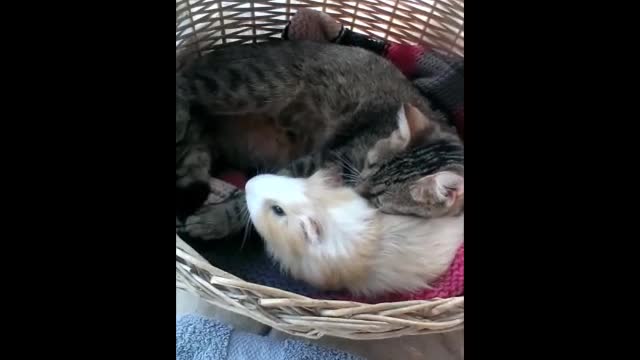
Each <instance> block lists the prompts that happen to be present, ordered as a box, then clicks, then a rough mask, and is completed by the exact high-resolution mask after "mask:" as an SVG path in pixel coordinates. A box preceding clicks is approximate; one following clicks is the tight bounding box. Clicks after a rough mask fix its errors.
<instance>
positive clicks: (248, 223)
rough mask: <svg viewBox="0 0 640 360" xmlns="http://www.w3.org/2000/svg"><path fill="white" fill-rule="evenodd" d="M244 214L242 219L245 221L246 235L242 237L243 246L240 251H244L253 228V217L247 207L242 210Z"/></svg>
mask: <svg viewBox="0 0 640 360" xmlns="http://www.w3.org/2000/svg"><path fill="white" fill-rule="evenodd" d="M242 211H243V213H242V218H243V221H244V223H245V224H244V235H243V236H242V244H241V245H240V251H242V249H244V244H245V243H246V242H247V239H248V238H249V233H251V228H250V227H251V226H252V225H253V224H252V223H251V216H250V215H249V210H248V209H247V208H246V207H245V208H243V209H242Z"/></svg>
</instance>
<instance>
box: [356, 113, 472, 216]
mask: <svg viewBox="0 0 640 360" xmlns="http://www.w3.org/2000/svg"><path fill="white" fill-rule="evenodd" d="M397 119H398V127H397V129H396V130H395V131H393V132H392V133H391V135H390V136H389V137H387V138H385V139H382V140H379V141H378V142H377V143H376V144H375V145H374V146H373V147H372V148H371V149H370V150H369V151H368V153H367V157H366V160H365V164H364V167H363V169H362V171H361V173H360V175H359V177H358V183H357V184H356V191H357V192H358V193H359V194H360V195H362V196H363V197H365V198H367V199H369V200H370V201H371V202H372V203H373V204H375V205H376V206H377V207H378V208H379V209H380V210H381V211H383V212H386V213H390V214H403V215H416V216H420V217H425V218H431V217H440V216H446V215H454V214H457V213H459V212H461V211H462V210H463V209H464V155H463V146H462V143H461V141H460V139H459V138H458V137H457V136H456V135H454V134H451V133H448V132H445V131H442V130H441V129H440V126H439V125H438V124H437V123H436V122H434V121H431V120H429V118H427V116H425V115H424V114H423V113H422V112H420V110H418V109H417V108H416V107H414V106H412V105H409V104H405V105H403V106H401V108H400V110H399V112H398V118H397Z"/></svg>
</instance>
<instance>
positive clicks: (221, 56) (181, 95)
mask: <svg viewBox="0 0 640 360" xmlns="http://www.w3.org/2000/svg"><path fill="white" fill-rule="evenodd" d="M402 104H413V106H410V107H407V108H409V109H411V110H410V111H409V113H410V114H411V116H409V117H406V116H405V117H404V118H403V116H404V115H405V113H407V111H405V107H404V106H402ZM398 109H400V112H399V110H398ZM418 115H420V116H418ZM401 120H402V121H401ZM398 124H401V125H400V126H398ZM402 124H404V125H402ZM402 126H405V127H404V128H403V127H402ZM437 134H440V135H442V136H439V135H437ZM402 136H404V137H405V138H407V139H403V141H404V142H402V143H400V142H398V139H400V138H401V137H402ZM438 138H441V139H444V140H443V141H445V142H450V141H453V142H454V143H459V141H458V139H457V137H456V136H455V135H453V133H452V131H451V130H450V128H449V127H448V125H446V122H445V119H444V117H443V116H442V114H440V113H437V112H434V111H433V110H431V108H430V106H429V104H428V103H427V101H426V100H425V99H424V97H422V96H421V95H420V93H419V92H418V91H417V90H416V89H415V88H414V87H413V85H412V84H411V83H410V82H409V81H408V80H407V79H406V78H405V77H404V75H402V73H401V72H400V71H399V70H398V69H397V68H396V67H395V66H394V65H392V64H391V63H390V62H388V61H387V60H386V59H384V58H382V57H380V56H378V55H375V54H373V53H371V52H369V51H367V50H364V49H360V48H355V47H345V46H340V45H334V44H323V43H315V42H304V41H303V42H295V41H274V42H268V43H261V44H251V45H241V46H235V47H228V48H225V49H222V50H216V51H213V52H211V53H209V54H208V55H206V56H204V57H202V58H200V59H198V60H197V61H195V62H194V63H193V64H191V65H190V66H188V67H187V68H186V69H185V70H184V71H182V72H180V73H178V74H177V76H176V215H177V216H180V217H183V218H185V217H187V216H188V215H191V214H192V213H193V211H195V210H196V208H197V207H199V206H200V205H202V203H203V202H204V201H205V199H206V197H207V194H208V185H207V184H208V180H209V178H210V176H211V174H215V172H216V171H217V170H219V169H223V168H234V169H238V170H242V171H245V172H251V171H255V170H256V169H261V170H264V169H268V170H274V169H283V170H281V171H280V173H281V174H285V175H294V176H304V177H306V176H309V175H311V174H312V173H313V172H314V171H315V170H316V169H318V168H321V167H339V168H340V169H341V170H342V171H343V174H344V177H345V180H346V181H347V182H348V183H350V184H352V185H354V186H357V189H360V190H361V193H362V194H363V195H365V196H367V197H370V198H372V201H374V203H376V205H378V206H380V207H381V209H383V211H388V212H391V213H404V214H416V215H421V216H437V215H438V214H440V213H443V211H419V210H416V209H413V207H416V206H417V207H421V206H422V207H424V205H425V204H426V203H425V202H424V201H423V202H420V201H418V200H420V199H428V198H429V196H430V195H435V196H436V197H435V199H436V200H437V201H434V202H433V203H434V204H437V205H443V204H444V206H445V207H446V206H447V205H449V207H451V206H453V203H451V201H450V199H449V198H447V197H446V196H447V195H448V194H450V191H449V189H450V185H452V184H455V183H456V181H458V180H455V181H451V180H452V179H453V178H452V177H451V176H449V175H450V174H457V175H458V176H461V173H460V172H459V171H458V172H451V171H448V172H446V173H445V174H446V175H438V176H435V177H431V178H429V177H427V176H424V177H423V178H416V176H419V175H425V174H426V173H425V171H417V170H416V169H414V170H408V169H407V170H403V171H398V170H397V169H396V168H397V167H398V166H399V165H398V166H393V165H392V163H395V162H397V161H400V160H401V159H403V155H402V154H403V153H407V154H411V153H412V151H417V150H413V149H420V148H421V147H419V146H418V145H421V144H422V143H427V142H428V143H429V144H430V145H432V144H435V143H436V142H433V141H431V140H434V139H438ZM425 139H431V140H429V141H426V140H425ZM391 144H393V146H389V145H391ZM417 146H418V147H417ZM433 146H436V145H433ZM457 149H458V148H457V147H456V151H457ZM444 150H446V149H445V148H442V149H441V151H444ZM376 154H380V155H382V156H379V157H380V159H379V160H375V159H373V157H375V156H376ZM436 154H440V153H439V152H438V153H436ZM415 156H418V157H424V156H425V155H424V154H423V153H419V151H418V153H416V154H415ZM436 158H438V159H439V158H440V155H438V156H436ZM372 159H373V160H375V161H373V163H372V161H371V160H372ZM293 160H295V161H293ZM367 160H368V161H367ZM445 162H446V161H445ZM440 163H442V161H440V160H437V161H435V162H433V161H432V163H430V164H431V165H429V166H428V167H429V171H427V172H431V173H433V171H434V169H436V168H439V166H436V165H437V164H440ZM403 164H405V165H407V164H409V163H408V162H404V163H403ZM413 166H418V167H420V166H421V163H415V164H413ZM434 166H435V167H434ZM394 169H396V170H394ZM361 170H362V173H361ZM384 174H387V175H384ZM385 176H393V177H394V180H393V181H392V182H390V181H385V180H382V177H385ZM416 180H419V181H416ZM385 184H387V185H388V190H386V189H385V186H386V185H385ZM381 186H382V187H381ZM407 186H410V187H411V189H410V194H412V195H411V196H412V199H413V202H412V203H407V202H404V205H403V206H397V204H396V205H394V204H395V203H396V202H397V201H396V199H393V197H392V196H390V195H391V194H392V193H393V192H394V190H393V189H401V188H403V187H407ZM445 190H446V191H445ZM398 191H399V190H398ZM443 194H444V195H445V200H443V198H442V195H443ZM457 198H459V196H457ZM447 199H449V200H447ZM429 201H431V200H429ZM387 202H388V203H387ZM454 202H455V201H454ZM455 203H456V206H458V205H457V204H458V202H455ZM220 206H224V207H225V208H227V209H234V210H233V211H232V213H231V215H230V214H229V212H227V213H226V214H227V216H226V219H224V218H223V217H221V216H220V212H221V209H220V208H216V207H208V208H203V209H200V211H198V213H197V214H196V215H192V216H190V217H187V219H186V231H187V232H188V233H189V234H190V235H191V236H194V237H200V238H211V237H219V236H220V234H221V233H231V232H234V231H237V230H240V229H241V228H242V223H243V222H242V219H241V217H242V216H241V213H242V212H243V209H244V208H245V204H244V197H243V196H238V197H236V198H235V199H234V200H233V201H232V202H231V203H225V204H222V205H220ZM445 212H446V211H445ZM223 221H226V224H224V225H223ZM221 226H227V227H228V231H227V232H225V231H221V230H220V227H221ZM214 233H215V234H216V235H212V234H214Z"/></svg>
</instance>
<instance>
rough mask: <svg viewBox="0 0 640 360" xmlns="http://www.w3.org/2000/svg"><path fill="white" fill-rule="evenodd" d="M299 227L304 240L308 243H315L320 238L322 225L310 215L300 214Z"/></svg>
mask: <svg viewBox="0 0 640 360" xmlns="http://www.w3.org/2000/svg"><path fill="white" fill-rule="evenodd" d="M300 227H301V228H302V234H303V236H304V240H305V241H306V242H307V243H309V244H317V243H319V242H320V239H321V238H322V226H320V223H319V222H318V221H317V220H316V219H314V218H313V217H311V216H302V217H301V218H300Z"/></svg>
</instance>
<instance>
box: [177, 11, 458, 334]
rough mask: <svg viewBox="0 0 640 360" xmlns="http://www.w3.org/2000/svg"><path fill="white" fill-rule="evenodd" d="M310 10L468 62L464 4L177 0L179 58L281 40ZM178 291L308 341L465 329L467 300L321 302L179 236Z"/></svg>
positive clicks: (369, 32)
mask: <svg viewBox="0 0 640 360" xmlns="http://www.w3.org/2000/svg"><path fill="white" fill-rule="evenodd" d="M303 7H305V8H311V9H315V10H319V11H323V12H326V13H328V14H330V15H331V16H332V17H334V18H335V19H337V20H339V21H341V22H342V23H343V24H345V25H346V26H347V27H348V28H351V29H354V30H356V31H358V32H362V33H365V34H368V35H372V36H376V37H379V38H384V39H388V40H391V41H395V42H401V43H428V44H430V45H431V46H433V47H434V48H436V49H437V50H438V51H441V52H445V53H455V54H458V55H461V56H463V55H464V25H463V24H464V1H463V0H361V1H357V0H356V1H334V0H317V1H314V0H303V1H294V0H255V1H220V0H176V59H178V55H179V58H180V59H185V58H189V57H191V56H190V55H193V56H199V55H202V54H203V53H205V52H207V51H211V50H212V49H215V48H216V47H219V46H227V45H232V44H241V43H246V42H255V41H260V40H263V39H267V38H269V37H279V36H280V34H281V32H282V29H283V28H284V27H285V25H286V24H287V22H288V21H289V19H290V17H291V16H292V15H293V14H295V12H296V10H297V9H300V8H303ZM176 67H179V64H178V62H177V61H176ZM176 287H178V288H181V289H185V290H188V291H191V292H193V293H195V294H196V295H198V296H200V297H201V298H203V299H204V300H206V301H207V302H209V303H212V304H214V305H216V306H220V307H222V308H224V309H227V310H230V311H233V312H236V313H239V314H242V315H245V316H248V317H251V318H253V319H255V320H257V321H259V322H261V323H264V324H266V325H269V326H271V327H273V328H276V329H278V330H281V331H284V332H287V333H290V334H293V335H299V336H304V337H307V338H319V337H321V336H323V335H331V336H336V337H343V338H351V339H381V338H390V337H397V336H403V335H417V334H428V333H436V332H445V331H452V330H456V329H461V328H462V327H463V326H464V297H455V298H449V299H435V300H429V301H425V300H416V301H403V302H393V303H382V304H375V305H371V304H362V303H357V302H350V301H337V300H335V301H334V300H316V299H312V298H308V297H305V296H301V295H297V294H294V293H290V292H287V291H283V290H279V289H275V288H271V287H268V286H262V285H257V284H253V283H249V282H246V281H243V280H242V279H240V278H238V277H236V276H233V275H231V274H229V273H226V272H224V271H222V270H220V269H218V268H216V267H214V266H212V265H211V264H209V263H208V262H207V261H206V260H205V259H204V258H203V257H202V256H200V255H199V254H198V253H197V252H196V251H195V250H193V249H192V248H191V247H190V246H189V245H187V244H186V243H185V242H184V241H182V240H181V239H180V238H179V237H178V236H177V235H176Z"/></svg>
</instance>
